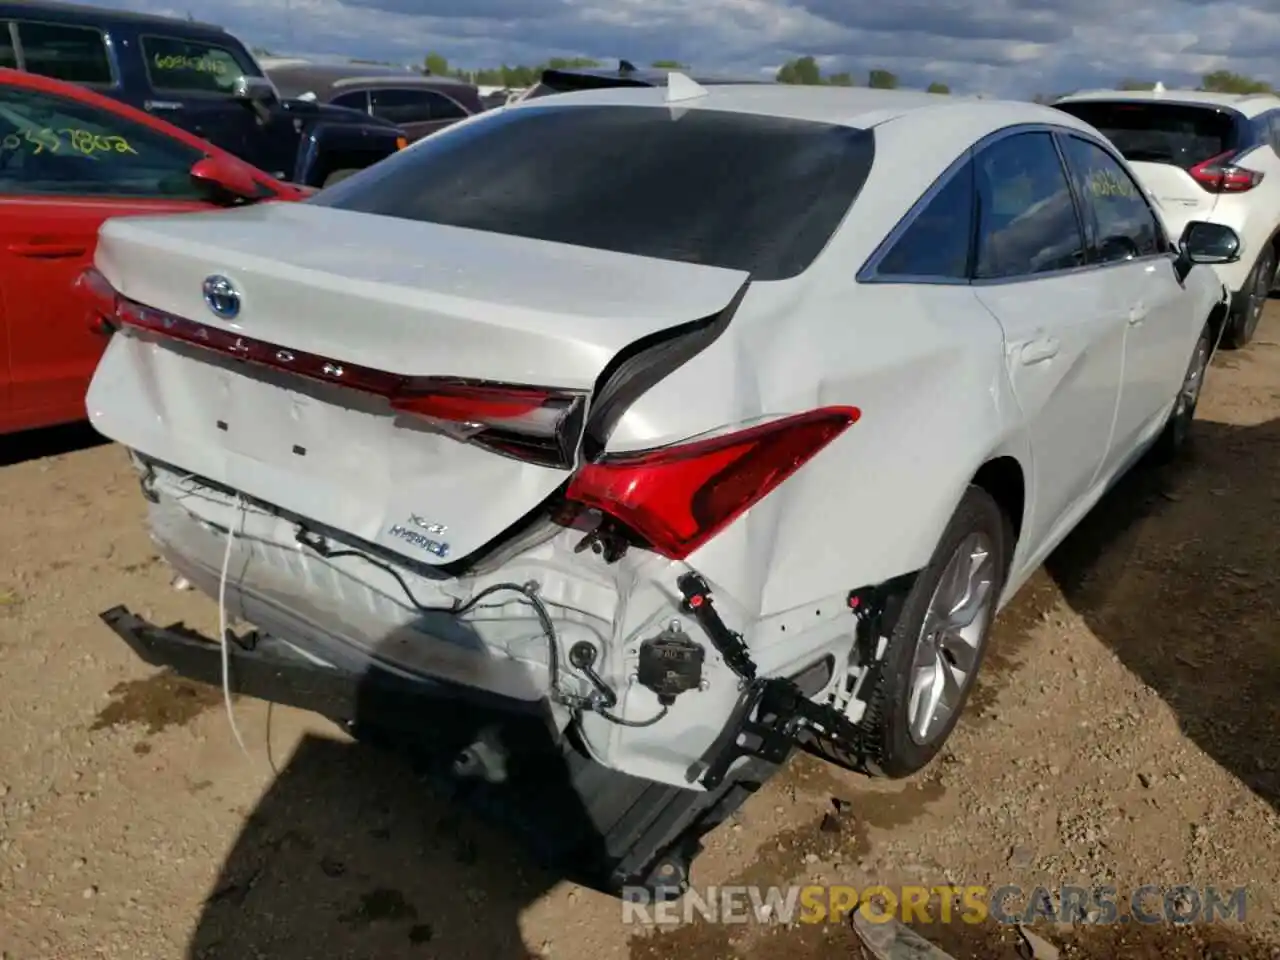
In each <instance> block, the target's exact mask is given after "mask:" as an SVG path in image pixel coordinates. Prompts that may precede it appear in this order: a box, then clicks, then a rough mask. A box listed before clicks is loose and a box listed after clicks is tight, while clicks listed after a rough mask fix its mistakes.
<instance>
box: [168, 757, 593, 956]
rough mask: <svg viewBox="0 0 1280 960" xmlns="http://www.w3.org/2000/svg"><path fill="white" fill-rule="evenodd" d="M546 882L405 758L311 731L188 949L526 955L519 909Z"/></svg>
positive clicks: (264, 803) (550, 879) (231, 859)
mask: <svg viewBox="0 0 1280 960" xmlns="http://www.w3.org/2000/svg"><path fill="white" fill-rule="evenodd" d="M566 815H571V812H566ZM554 882H555V877H554V876H553V875H551V874H550V873H547V872H544V871H541V870H539V869H538V868H537V867H534V866H532V865H531V864H530V863H529V862H528V861H527V860H526V859H525V858H524V857H521V856H518V855H517V852H516V851H513V850H512V845H511V844H510V842H509V841H507V840H506V838H505V837H503V836H500V835H498V834H497V833H495V832H492V831H488V830H486V829H485V828H484V826H483V825H482V824H480V823H478V822H477V821H476V819H475V818H473V817H470V816H467V815H466V814H465V813H464V812H460V811H459V810H458V809H457V807H456V806H455V805H452V804H449V803H447V802H446V801H444V800H441V799H439V798H437V797H436V796H435V795H433V793H432V792H431V791H430V790H429V789H427V785H426V784H424V782H423V780H422V777H421V775H420V771H418V770H416V769H415V767H414V766H413V765H412V764H411V763H410V762H409V761H408V760H407V758H405V757H402V756H399V755H397V754H396V753H394V752H392V751H384V750H378V749H373V748H370V747H368V746H366V745H364V744H359V743H352V742H344V741H341V740H338V739H327V738H324V737H319V736H308V737H306V738H304V739H303V740H302V741H301V743H300V744H299V745H298V747H297V749H296V750H295V752H294V753H293V755H292V756H291V758H290V759H289V761H288V763H287V764H286V765H285V766H284V767H283V768H282V769H281V770H280V772H279V774H278V775H277V776H276V778H275V780H274V782H273V784H272V785H271V787H270V788H269V789H268V790H267V792H266V794H265V795H264V796H263V797H262V799H261V801H260V802H259V803H258V805H257V807H256V808H255V810H254V811H253V813H252V814H251V815H250V816H249V818H248V819H247V822H246V824H245V826H244V828H243V829H242V831H241V833H240V836H239V837H238V838H237V840H236V842H235V845H234V847H233V849H232V850H231V853H230V854H229V856H228V857H227V858H226V861H225V863H224V865H223V868H222V871H221V874H220V876H219V878H218V880H217V881H216V882H215V883H214V885H213V887H212V889H211V892H210V894H209V896H208V897H207V899H206V901H205V905H204V909H203V911H202V913H201V916H200V919H199V921H198V925H197V928H196V930H195V933H194V935H193V936H192V938H191V942H190V946H189V949H188V953H187V956H188V957H189V958H197V957H199V958H210V960H220V958H224V957H235V958H245V960H248V958H254V957H271V958H273V960H276V958H278V960H311V958H315V960H341V958H361V960H364V958H374V957H377V958H379V960H384V958H385V960H397V958H401V957H404V958H410V957H413V958H417V957H423V956H449V957H476V958H492V960H528V958H531V957H532V956H533V954H531V953H530V951H529V950H528V949H527V948H526V947H525V945H524V942H523V940H522V938H521V933H520V929H519V918H520V914H521V912H522V910H523V909H524V908H525V907H526V906H528V905H529V904H530V903H532V902H533V901H534V900H536V899H537V898H538V897H539V896H541V895H542V894H543V893H545V892H546V891H547V890H548V889H549V888H550V887H551V886H552V885H553V884H554Z"/></svg>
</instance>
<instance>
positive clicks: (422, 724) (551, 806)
mask: <svg viewBox="0 0 1280 960" xmlns="http://www.w3.org/2000/svg"><path fill="white" fill-rule="evenodd" d="M100 617H101V619H102V621H103V622H104V623H105V624H106V625H107V626H109V627H110V628H111V629H112V630H113V631H114V632H115V633H116V635H117V636H119V637H120V638H121V639H122V640H123V641H124V642H125V643H126V644H128V646H129V648H130V649H131V650H133V652H134V653H135V654H136V655H137V656H138V657H139V658H140V659H141V660H143V661H144V662H146V663H148V664H151V665H152V666H156V667H166V668H169V669H171V670H173V671H174V672H176V673H178V674H179V675H181V676H183V677H187V678H189V679H191V680H195V681H199V682H202V683H208V684H219V683H220V682H221V674H222V663H221V648H220V647H219V645H218V644H217V643H215V642H214V641H212V640H210V639H209V638H207V637H204V636H202V635H200V634H199V633H196V632H195V631H192V630H189V629H187V628H186V627H184V626H182V625H181V624H175V625H172V626H168V627H159V626H156V625H154V624H151V623H149V622H148V621H147V620H145V619H143V618H142V617H139V616H137V615H136V614H134V613H132V612H131V611H130V610H129V609H128V608H127V607H124V606H117V607H113V608H111V609H110V610H106V611H104V612H103V613H101V614H100ZM227 649H228V652H229V661H230V678H231V686H232V689H233V690H234V691H235V692H236V693H238V694H247V695H249V696H253V697H257V698H260V699H264V700H268V701H271V702H274V703H280V704H287V705H289V706H293V707H298V708H300V709H304V710H311V711H314V712H316V713H319V714H321V715H323V716H326V717H328V718H330V719H333V720H337V721H339V722H343V723H344V724H345V725H346V726H347V728H348V729H349V730H351V732H352V733H354V734H355V735H356V736H357V738H358V739H360V740H367V741H370V742H372V743H378V744H382V745H385V746H390V747H393V748H395V749H396V750H397V751H398V752H400V751H404V752H407V754H408V755H409V756H410V757H411V758H412V759H413V760H414V764H415V767H416V768H417V769H416V772H417V773H418V774H419V775H420V776H422V777H423V778H424V779H426V780H428V781H429V782H433V783H435V784H436V785H437V786H438V787H439V788H441V789H442V791H443V792H444V793H445V794H446V795H450V796H452V798H453V799H454V800H455V801H457V802H459V803H460V804H461V805H462V806H464V807H465V808H466V809H468V810H470V811H472V812H474V813H476V814H478V815H480V816H481V817H483V818H484V819H487V820H490V821H492V822H496V823H497V824H498V825H499V826H502V827H504V828H506V829H508V830H510V831H512V832H513V833H514V834H516V835H517V836H518V837H519V838H520V839H521V840H523V841H524V843H525V845H526V847H527V848H528V849H529V850H530V852H532V853H533V854H534V856H535V858H536V859H537V860H538V861H539V862H541V863H543V864H544V865H545V866H548V867H552V868H555V869H557V870H558V871H560V872H561V873H562V875H564V876H566V877H567V878H569V879H572V880H575V881H576V882H579V883H581V884H583V885H585V886H588V887H592V888H594V889H596V890H599V891H601V892H603V893H606V894H610V895H613V896H630V895H631V891H632V890H633V889H634V888H646V889H648V890H649V891H651V892H652V893H653V894H655V895H658V896H672V895H678V894H679V893H680V892H681V891H682V889H683V888H684V885H685V884H686V883H687V880H688V875H689V869H690V865H691V862H692V860H693V859H694V858H695V857H696V856H697V854H698V853H699V851H700V850H701V838H702V837H703V836H704V835H705V834H706V833H707V832H708V831H710V830H712V829H713V828H714V827H715V826H716V825H717V824H719V823H721V822H723V820H724V819H725V818H726V817H727V816H728V815H729V814H731V813H732V812H733V811H734V810H735V809H737V808H738V807H739V806H740V805H741V804H742V803H743V801H745V800H746V798H747V797H748V796H750V794H751V793H753V792H754V791H755V790H756V789H758V788H759V786H760V785H761V784H763V783H764V782H765V781H766V780H767V779H769V777H770V776H772V775H773V773H774V772H775V771H776V770H777V764H775V763H769V762H761V761H760V760H753V761H750V762H748V763H747V764H746V765H745V766H743V767H741V768H739V769H736V770H735V771H734V773H733V775H732V776H730V777H726V778H725V779H724V780H723V781H722V782H719V783H718V784H717V786H716V788H715V789H712V790H705V791H703V790H686V789H678V788H675V787H672V786H669V785H666V784H662V783H656V782H654V781H651V780H646V779H643V778H639V777H634V776H630V775H628V774H624V773H621V772H619V771H616V770H611V769H609V768H607V767H604V766H602V765H601V764H599V763H597V762H596V761H594V760H592V759H591V758H590V757H588V756H586V755H585V754H584V753H583V752H582V751H581V750H580V749H578V748H577V747H576V746H575V743H574V741H573V739H572V738H566V737H564V736H561V735H558V734H557V733H556V732H555V730H554V729H553V728H552V727H553V725H552V722H551V717H550V714H549V712H547V710H546V708H544V707H540V706H536V705H534V704H530V703H528V702H525V701H519V700H516V701H512V700H510V699H507V698H500V697H495V696H493V695H492V694H485V693H484V692H483V691H476V690H473V689H470V688H465V687H461V686H455V685H453V684H449V683H440V682H435V683H430V682H420V681H413V680H406V679H403V678H400V677H398V676H395V675H392V674H387V673H384V672H383V671H380V670H377V669H376V668H374V671H373V672H370V673H366V674H364V675H357V674H355V673H354V672H351V671H348V670H344V669H339V668H329V667H323V666H319V665H317V664H314V663H312V662H310V661H308V660H307V659H306V658H304V657H302V656H300V655H298V654H296V653H294V652H293V651H292V650H291V648H290V647H289V646H288V645H287V644H285V643H283V642H281V641H280V640H278V639H276V638H273V637H270V636H268V635H255V634H249V635H248V636H237V637H234V638H229V639H228V648H227ZM490 706H492V707H496V708H497V709H496V710H494V709H488V707H490ZM517 711H522V712H523V713H524V716H520V715H518V713H517ZM539 714H541V715H542V716H541V719H545V720H546V723H542V722H530V716H531V715H533V716H537V715H539ZM491 725H492V726H491ZM486 726H489V727H490V728H491V729H492V728H493V727H494V726H500V727H501V729H500V732H499V733H498V734H497V739H498V740H499V741H500V742H501V743H502V744H503V746H504V747H505V750H504V752H505V753H506V755H507V758H508V768H507V771H506V775H505V777H504V778H502V779H501V780H497V781H491V780H488V779H485V778H483V777H475V776H471V777H459V776H457V773H456V767H455V766H454V765H455V761H456V759H457V757H458V750H459V748H461V747H464V746H466V745H467V744H468V743H469V742H471V740H472V739H473V738H474V737H475V734H476V731H477V730H478V729H481V728H483V727H486Z"/></svg>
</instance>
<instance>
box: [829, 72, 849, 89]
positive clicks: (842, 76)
mask: <svg viewBox="0 0 1280 960" xmlns="http://www.w3.org/2000/svg"><path fill="white" fill-rule="evenodd" d="M827 83H829V84H831V86H833V87H852V86H853V74H851V73H849V72H848V71H847V70H846V71H844V72H843V73H833V74H832V75H831V76H829V77H827Z"/></svg>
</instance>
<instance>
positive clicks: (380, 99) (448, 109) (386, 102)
mask: <svg viewBox="0 0 1280 960" xmlns="http://www.w3.org/2000/svg"><path fill="white" fill-rule="evenodd" d="M369 100H370V103H372V104H373V115H374V116H375V117H380V118H382V119H383V120H389V121H391V122H392V123H427V122H429V121H431V120H460V119H461V118H463V117H465V116H467V111H465V110H463V109H462V107H460V106H459V105H458V104H457V103H455V102H454V101H453V100H451V99H450V98H449V97H446V96H445V95H444V94H442V93H440V92H438V91H436V90H425V89H421V90H414V89H408V88H399V89H385V90H373V91H371V92H370V94H369Z"/></svg>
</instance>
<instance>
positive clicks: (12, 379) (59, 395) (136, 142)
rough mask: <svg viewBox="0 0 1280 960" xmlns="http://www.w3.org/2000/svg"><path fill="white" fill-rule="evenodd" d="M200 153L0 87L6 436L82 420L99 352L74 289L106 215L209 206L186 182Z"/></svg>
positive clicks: (76, 104)
mask: <svg viewBox="0 0 1280 960" xmlns="http://www.w3.org/2000/svg"><path fill="white" fill-rule="evenodd" d="M202 156H203V154H202V153H201V152H200V151H199V150H197V149H196V148H194V147H191V146H188V145H186V144H183V143H180V142H178V141H176V140H172V139H170V138H169V137H166V136H165V135H164V134H163V133H161V132H159V131H155V130H152V129H150V128H147V127H144V126H142V125H139V124H136V123H134V122H133V121H131V120H128V119H126V118H124V117H121V116H119V115H117V114H115V113H113V112H111V111H108V110H106V109H103V108H101V107H98V106H94V105H90V104H86V103H83V102H81V101H77V100H73V99H70V98H65V97H61V96H57V95H54V94H50V93H47V92H44V91H37V90H33V89H29V88H23V87H19V86H15V85H0V305H2V307H3V311H4V314H3V318H4V319H3V322H4V326H5V327H6V328H7V341H6V342H7V344H8V370H9V373H8V376H9V413H8V417H7V421H6V423H5V424H4V425H5V426H6V427H7V429H21V428H27V427H38V426H45V425H48V424H52V423H58V422H62V421H68V420H76V419H80V418H82V417H83V416H84V415H85V411H84V395H85V390H86V388H87V386H88V382H89V378H90V376H91V375H92V373H93V370H94V367H95V366H96V364H97V361H98V358H99V357H100V355H101V353H102V349H103V347H104V342H103V340H102V338H101V337H100V336H98V335H96V334H94V333H92V332H91V331H90V330H89V328H88V326H87V324H86V318H85V311H84V309H83V307H82V306H81V305H80V304H79V302H78V299H77V297H76V295H75V294H74V292H73V284H74V282H75V280H76V278H77V277H78V276H79V275H80V273H81V272H82V271H83V270H84V269H85V268H87V267H88V266H90V265H91V264H92V262H93V253H94V248H95V246H96V243H97V235H98V227H99V226H100V225H101V224H102V222H103V220H105V219H107V218H108V217H112V216H119V215H131V214H148V213H176V212H179V211H185V210H192V209H202V208H207V207H208V206H209V204H208V203H206V202H205V200H204V199H203V197H202V196H201V194H200V192H199V189H198V187H197V185H196V184H195V183H194V182H193V181H192V179H191V177H190V169H191V166H192V164H194V163H195V161H196V160H198V159H200V158H201V157H202Z"/></svg>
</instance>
